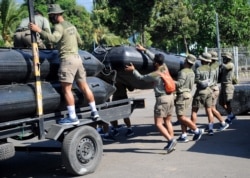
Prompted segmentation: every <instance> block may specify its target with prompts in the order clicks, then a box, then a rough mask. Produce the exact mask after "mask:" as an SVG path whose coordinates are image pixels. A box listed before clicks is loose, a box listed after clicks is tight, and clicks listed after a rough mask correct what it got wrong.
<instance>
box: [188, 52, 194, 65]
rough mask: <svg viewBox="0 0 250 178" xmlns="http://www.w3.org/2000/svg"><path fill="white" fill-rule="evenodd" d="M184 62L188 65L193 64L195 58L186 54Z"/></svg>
mask: <svg viewBox="0 0 250 178" xmlns="http://www.w3.org/2000/svg"><path fill="white" fill-rule="evenodd" d="M186 60H187V62H188V63H190V64H194V63H195V61H196V57H195V56H194V55H193V54H188V55H187V57H186Z"/></svg>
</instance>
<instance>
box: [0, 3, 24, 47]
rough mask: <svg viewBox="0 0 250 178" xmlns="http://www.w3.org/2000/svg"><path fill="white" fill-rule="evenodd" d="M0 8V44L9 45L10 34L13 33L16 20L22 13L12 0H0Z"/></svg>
mask: <svg viewBox="0 0 250 178" xmlns="http://www.w3.org/2000/svg"><path fill="white" fill-rule="evenodd" d="M0 9H1V14H0V16H1V37H2V42H1V43H2V45H4V46H8V47H9V46H11V43H12V39H11V38H12V35H13V33H14V28H15V27H16V24H17V23H16V22H17V21H18V20H19V17H20V16H21V15H22V14H23V11H22V9H20V8H19V6H18V4H16V2H15V1H14V0H2V1H0Z"/></svg>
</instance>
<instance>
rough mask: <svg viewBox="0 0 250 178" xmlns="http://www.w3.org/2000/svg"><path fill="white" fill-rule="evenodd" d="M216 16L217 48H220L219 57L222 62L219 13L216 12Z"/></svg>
mask: <svg viewBox="0 0 250 178" xmlns="http://www.w3.org/2000/svg"><path fill="white" fill-rule="evenodd" d="M215 18H216V34H217V48H218V58H219V62H220V63H221V62H222V61H221V50H220V30H219V22H218V13H217V12H216V13H215Z"/></svg>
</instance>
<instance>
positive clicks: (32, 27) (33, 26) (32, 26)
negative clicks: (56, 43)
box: [29, 23, 42, 33]
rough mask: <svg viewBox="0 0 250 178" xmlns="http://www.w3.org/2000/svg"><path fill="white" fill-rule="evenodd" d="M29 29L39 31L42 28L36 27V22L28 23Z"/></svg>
mask: <svg viewBox="0 0 250 178" xmlns="http://www.w3.org/2000/svg"><path fill="white" fill-rule="evenodd" d="M29 27H30V30H32V31H33V32H38V33H40V32H41V31H42V30H41V28H40V27H38V26H37V25H36V24H34V23H30V24H29Z"/></svg>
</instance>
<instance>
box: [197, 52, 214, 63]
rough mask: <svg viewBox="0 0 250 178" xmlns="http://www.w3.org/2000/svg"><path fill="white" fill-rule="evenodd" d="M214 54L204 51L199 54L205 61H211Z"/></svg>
mask: <svg viewBox="0 0 250 178" xmlns="http://www.w3.org/2000/svg"><path fill="white" fill-rule="evenodd" d="M211 58H212V55H211V54H209V53H202V55H200V56H199V59H200V60H202V61H205V62H211Z"/></svg>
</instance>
